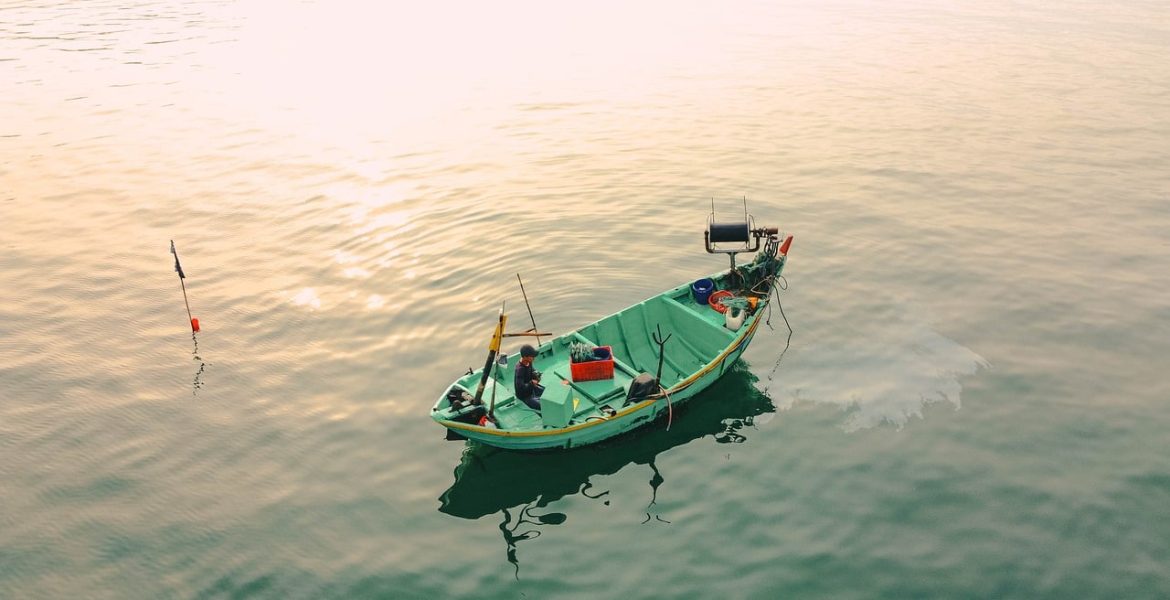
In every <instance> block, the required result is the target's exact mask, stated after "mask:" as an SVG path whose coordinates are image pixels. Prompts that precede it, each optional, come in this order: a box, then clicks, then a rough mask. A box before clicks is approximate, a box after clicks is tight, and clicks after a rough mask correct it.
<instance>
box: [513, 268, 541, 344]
mask: <svg viewBox="0 0 1170 600" xmlns="http://www.w3.org/2000/svg"><path fill="white" fill-rule="evenodd" d="M516 281H519V282H520V293H521V294H524V306H526V307H527V308H528V318H529V319H532V331H533V332H539V331H540V329H537V327H536V317H534V316H532V305H531V304H528V292H526V291H524V280H523V279H520V274H519V273H517V274H516ZM534 335H535V336H536V346H537V347H538V348H539V347H540V334H539V333H534Z"/></svg>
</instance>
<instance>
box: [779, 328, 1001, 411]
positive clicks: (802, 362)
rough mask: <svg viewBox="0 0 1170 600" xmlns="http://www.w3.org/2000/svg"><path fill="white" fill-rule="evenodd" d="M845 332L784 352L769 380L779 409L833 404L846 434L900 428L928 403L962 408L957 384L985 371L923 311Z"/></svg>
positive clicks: (978, 359) (985, 364)
mask: <svg viewBox="0 0 1170 600" xmlns="http://www.w3.org/2000/svg"><path fill="white" fill-rule="evenodd" d="M912 312H913V313H914V314H913V315H912V314H910V313H912ZM849 329H850V331H851V333H850V334H848V335H844V336H826V337H824V338H821V339H820V340H818V341H817V342H816V343H815V344H813V345H811V346H804V345H803V344H801V346H803V347H800V348H799V349H797V348H795V347H794V348H793V350H795V352H789V356H788V360H791V361H792V362H791V363H789V364H787V365H785V366H783V367H781V369H780V372H778V373H776V374H775V375H774V379H775V380H776V381H775V384H776V385H777V386H778V387H781V388H782V389H783V392H782V393H781V394H777V396H778V398H777V401H778V403H780V404H785V405H786V406H791V405H792V404H794V403H795V402H796V401H809V402H817V403H824V404H834V405H838V406H840V407H841V408H842V410H844V411H846V413H847V415H846V417H845V421H844V424H843V426H844V428H845V430H846V431H857V430H859V429H867V428H871V427H875V426H878V425H882V424H892V425H894V426H896V427H898V428H901V427H903V426H904V425H906V423H907V422H908V421H909V420H910V419H911V418H913V417H918V418H922V411H923V408H924V407H926V406H927V405H930V404H935V403H947V404H950V405H952V406H954V408H955V409H956V410H957V409H959V407H960V405H961V400H960V396H961V393H962V385H961V384H960V383H959V380H960V378H962V377H964V376H968V375H973V374H975V373H976V372H977V371H978V370H979V369H983V368H988V367H990V363H988V361H987V360H986V359H984V358H983V357H982V356H980V355H978V354H976V353H975V352H973V351H972V350H970V349H969V348H967V347H965V346H963V345H961V344H959V343H957V342H955V341H954V340H952V339H950V338H948V337H946V336H944V335H942V334H940V333H938V332H937V331H935V330H934V329H933V328H932V327H931V326H930V325H929V320H928V319H925V318H923V317H922V316H921V312H920V311H915V310H909V309H908V310H906V311H905V312H904V313H903V314H902V315H901V316H900V317H895V318H888V319H885V320H884V321H881V320H878V319H875V320H874V321H871V322H868V323H866V324H865V325H864V326H862V327H859V328H856V329H854V328H849ZM812 334H813V332H809V333H805V334H804V335H812ZM798 335H800V334H798ZM793 344H794V346H795V345H797V344H800V342H798V341H796V339H794V342H793ZM793 359H795V360H793ZM783 398H786V399H787V401H786V402H785V401H784V400H782V399H783Z"/></svg>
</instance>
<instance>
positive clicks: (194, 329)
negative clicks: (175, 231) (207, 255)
mask: <svg viewBox="0 0 1170 600" xmlns="http://www.w3.org/2000/svg"><path fill="white" fill-rule="evenodd" d="M171 254H174V255H175V272H176V273H178V274H179V285H180V286H182V288H183V306H186V307H187V319H188V320H189V321H190V322H191V333H198V332H199V319H196V318H195V317H192V316H191V303H190V302H188V301H187V284H186V283H185V282H184V281H183V280H184V279H186V278H187V275H186V274H184V273H183V266H182V265H180V264H179V252H178V251H177V250H175V240H171Z"/></svg>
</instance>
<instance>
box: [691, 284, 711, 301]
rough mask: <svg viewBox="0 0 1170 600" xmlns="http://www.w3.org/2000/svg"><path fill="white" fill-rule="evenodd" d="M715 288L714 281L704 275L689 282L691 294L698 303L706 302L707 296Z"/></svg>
mask: <svg viewBox="0 0 1170 600" xmlns="http://www.w3.org/2000/svg"><path fill="white" fill-rule="evenodd" d="M714 290H715V282H714V281H712V280H711V279H710V278H709V277H704V278H702V279H700V280H698V281H696V282H694V283H692V284H691V295H692V296H694V297H695V302H697V303H699V304H706V303H707V298H709V297H711V292H712V291H714Z"/></svg>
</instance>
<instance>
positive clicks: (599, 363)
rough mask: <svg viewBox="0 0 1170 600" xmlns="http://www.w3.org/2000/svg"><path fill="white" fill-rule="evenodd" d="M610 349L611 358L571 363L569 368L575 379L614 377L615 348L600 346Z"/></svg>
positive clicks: (586, 379) (592, 379)
mask: <svg viewBox="0 0 1170 600" xmlns="http://www.w3.org/2000/svg"><path fill="white" fill-rule="evenodd" d="M598 347H599V348H605V349H606V350H609V359H607V360H594V361H590V362H583V363H575V362H570V363H569V370H570V371H571V372H572V376H573V381H594V380H597V379H613V348H611V347H609V346H598Z"/></svg>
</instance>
